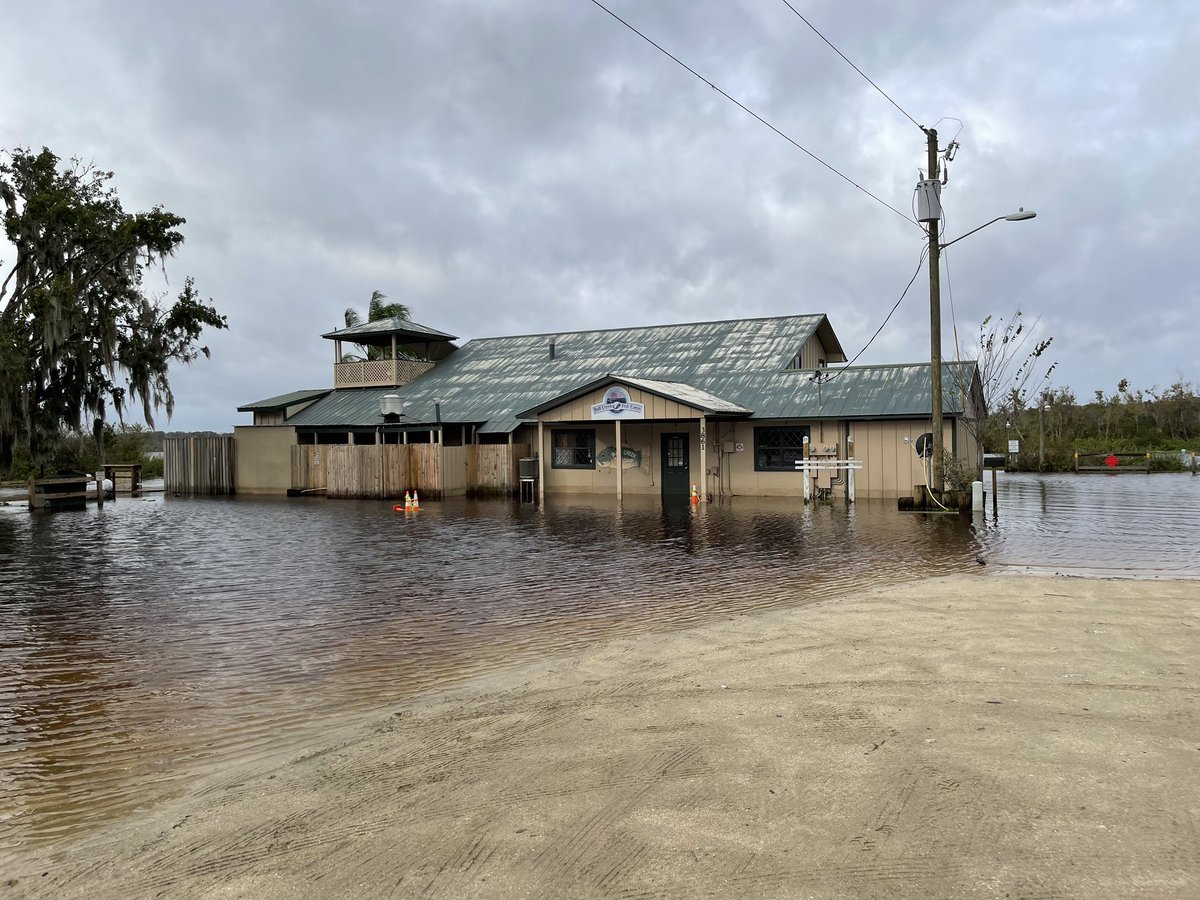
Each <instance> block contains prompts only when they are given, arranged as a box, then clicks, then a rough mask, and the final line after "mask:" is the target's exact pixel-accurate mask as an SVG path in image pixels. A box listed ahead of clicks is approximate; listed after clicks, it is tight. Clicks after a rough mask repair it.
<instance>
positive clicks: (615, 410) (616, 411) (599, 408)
mask: <svg viewBox="0 0 1200 900" xmlns="http://www.w3.org/2000/svg"><path fill="white" fill-rule="evenodd" d="M592 418H593V419H644V418H646V406H645V404H642V403H634V402H633V401H631V400H630V399H629V391H627V390H625V388H622V387H611V388H609V389H608V390H607V391H605V392H604V402H603V403H593V404H592Z"/></svg>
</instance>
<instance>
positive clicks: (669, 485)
mask: <svg viewBox="0 0 1200 900" xmlns="http://www.w3.org/2000/svg"><path fill="white" fill-rule="evenodd" d="M690 458H691V456H690V454H689V452H688V436H687V435H686V434H664V435H663V436H662V492H663V496H664V497H675V496H684V497H686V496H688V495H690V494H691V492H692V480H691V477H690V471H689V468H688V460H689V459H690Z"/></svg>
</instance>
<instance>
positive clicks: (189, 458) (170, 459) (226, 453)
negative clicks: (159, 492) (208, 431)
mask: <svg viewBox="0 0 1200 900" xmlns="http://www.w3.org/2000/svg"><path fill="white" fill-rule="evenodd" d="M235 485H236V483H235V481H234V474H233V435H231V434H214V435H198V436H195V437H168V438H167V439H166V440H165V441H164V442H163V489H164V490H165V491H166V492H167V493H169V494H232V493H235V491H236V486H235Z"/></svg>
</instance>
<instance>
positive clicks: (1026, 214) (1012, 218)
mask: <svg viewBox="0 0 1200 900" xmlns="http://www.w3.org/2000/svg"><path fill="white" fill-rule="evenodd" d="M1036 216H1037V213H1035V212H1034V211H1033V210H1028V211H1026V210H1024V209H1022V210H1021V211H1020V212H1015V213H1009V214H1008V215H1007V216H996V218H994V219H992V220H991V221H990V222H984V223H983V224H982V225H980V226H979V227H978V228H972V229H971V230H970V231H968V232H967V233H966V234H960V235H959V236H958V237H956V238H955V239H954V240H952V241H946V243H944V244H939V245H938V249H939V250H945V249H946V248H947V247H949V246H950V245H951V244H957V243H958V242H959V241H961V240H962V239H963V238H965V237H970V236H971V235H973V234H974V233H975V232H977V231H982V230H983V229H985V228H987V227H988V226H989V225H995V224H996V223H997V222H1000V221H1008V222H1024V221H1025V220H1026V219H1032V218H1035V217H1036Z"/></svg>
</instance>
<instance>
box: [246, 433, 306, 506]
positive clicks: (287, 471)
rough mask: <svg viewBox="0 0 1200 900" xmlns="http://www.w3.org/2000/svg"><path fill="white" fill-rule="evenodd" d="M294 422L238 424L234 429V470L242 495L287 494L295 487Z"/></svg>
mask: <svg viewBox="0 0 1200 900" xmlns="http://www.w3.org/2000/svg"><path fill="white" fill-rule="evenodd" d="M295 445H296V429H295V428H294V427H292V426H291V425H238V426H235V427H234V429H233V454H234V472H235V473H236V477H237V492H238V493H239V494H286V493H287V490H288V488H290V487H291V486H292V449H291V448H292V447H294V446H295Z"/></svg>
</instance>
